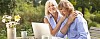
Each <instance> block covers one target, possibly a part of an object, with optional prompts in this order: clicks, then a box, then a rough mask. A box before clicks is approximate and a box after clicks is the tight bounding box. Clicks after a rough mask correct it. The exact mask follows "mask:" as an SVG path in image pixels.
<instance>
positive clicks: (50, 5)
mask: <svg viewBox="0 0 100 39" xmlns="http://www.w3.org/2000/svg"><path fill="white" fill-rule="evenodd" d="M48 11H49V12H50V13H51V14H54V13H56V12H57V9H56V6H55V5H54V4H53V3H52V2H50V3H49V6H48Z"/></svg>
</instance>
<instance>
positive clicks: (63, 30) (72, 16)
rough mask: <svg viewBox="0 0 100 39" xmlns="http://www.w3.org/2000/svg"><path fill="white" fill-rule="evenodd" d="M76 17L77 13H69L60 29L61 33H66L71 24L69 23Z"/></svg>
mask: <svg viewBox="0 0 100 39" xmlns="http://www.w3.org/2000/svg"><path fill="white" fill-rule="evenodd" d="M76 17H77V13H72V14H70V15H69V17H68V20H67V22H66V24H65V25H64V27H63V28H62V29H61V30H60V31H61V33H62V34H66V33H67V31H68V28H69V26H70V25H71V23H72V22H73V21H74V19H75V18H76Z"/></svg>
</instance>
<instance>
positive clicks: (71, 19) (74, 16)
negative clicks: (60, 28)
mask: <svg viewBox="0 0 100 39" xmlns="http://www.w3.org/2000/svg"><path fill="white" fill-rule="evenodd" d="M76 17H77V13H75V12H74V13H71V14H70V15H69V17H68V24H71V23H72V22H73V21H74V19H75V18H76Z"/></svg>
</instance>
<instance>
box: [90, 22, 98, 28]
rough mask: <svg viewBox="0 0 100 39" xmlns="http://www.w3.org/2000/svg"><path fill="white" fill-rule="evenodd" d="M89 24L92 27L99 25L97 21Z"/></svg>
mask: <svg viewBox="0 0 100 39" xmlns="http://www.w3.org/2000/svg"><path fill="white" fill-rule="evenodd" d="M88 26H90V27H91V26H93V27H97V23H96V22H91V23H89V24H88ZM90 27H89V28H90Z"/></svg>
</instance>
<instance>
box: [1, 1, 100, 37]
mask: <svg viewBox="0 0 100 39" xmlns="http://www.w3.org/2000/svg"><path fill="white" fill-rule="evenodd" d="M46 1H47V0H0V39H7V34H6V33H7V31H6V25H5V24H4V23H2V17H3V15H5V14H7V15H11V16H14V15H16V14H19V15H20V16H21V21H20V25H17V28H16V29H17V37H19V36H20V33H21V31H23V30H26V31H28V36H30V35H33V31H32V25H31V22H43V18H44V8H45V6H44V5H45V2H46ZM56 1H57V3H59V1H60V0H56ZM69 1H70V2H71V3H72V4H73V5H74V7H75V9H76V10H79V11H81V12H82V13H83V15H84V18H85V19H86V20H87V22H88V27H89V28H90V27H91V26H93V27H98V28H100V0H69Z"/></svg>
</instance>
